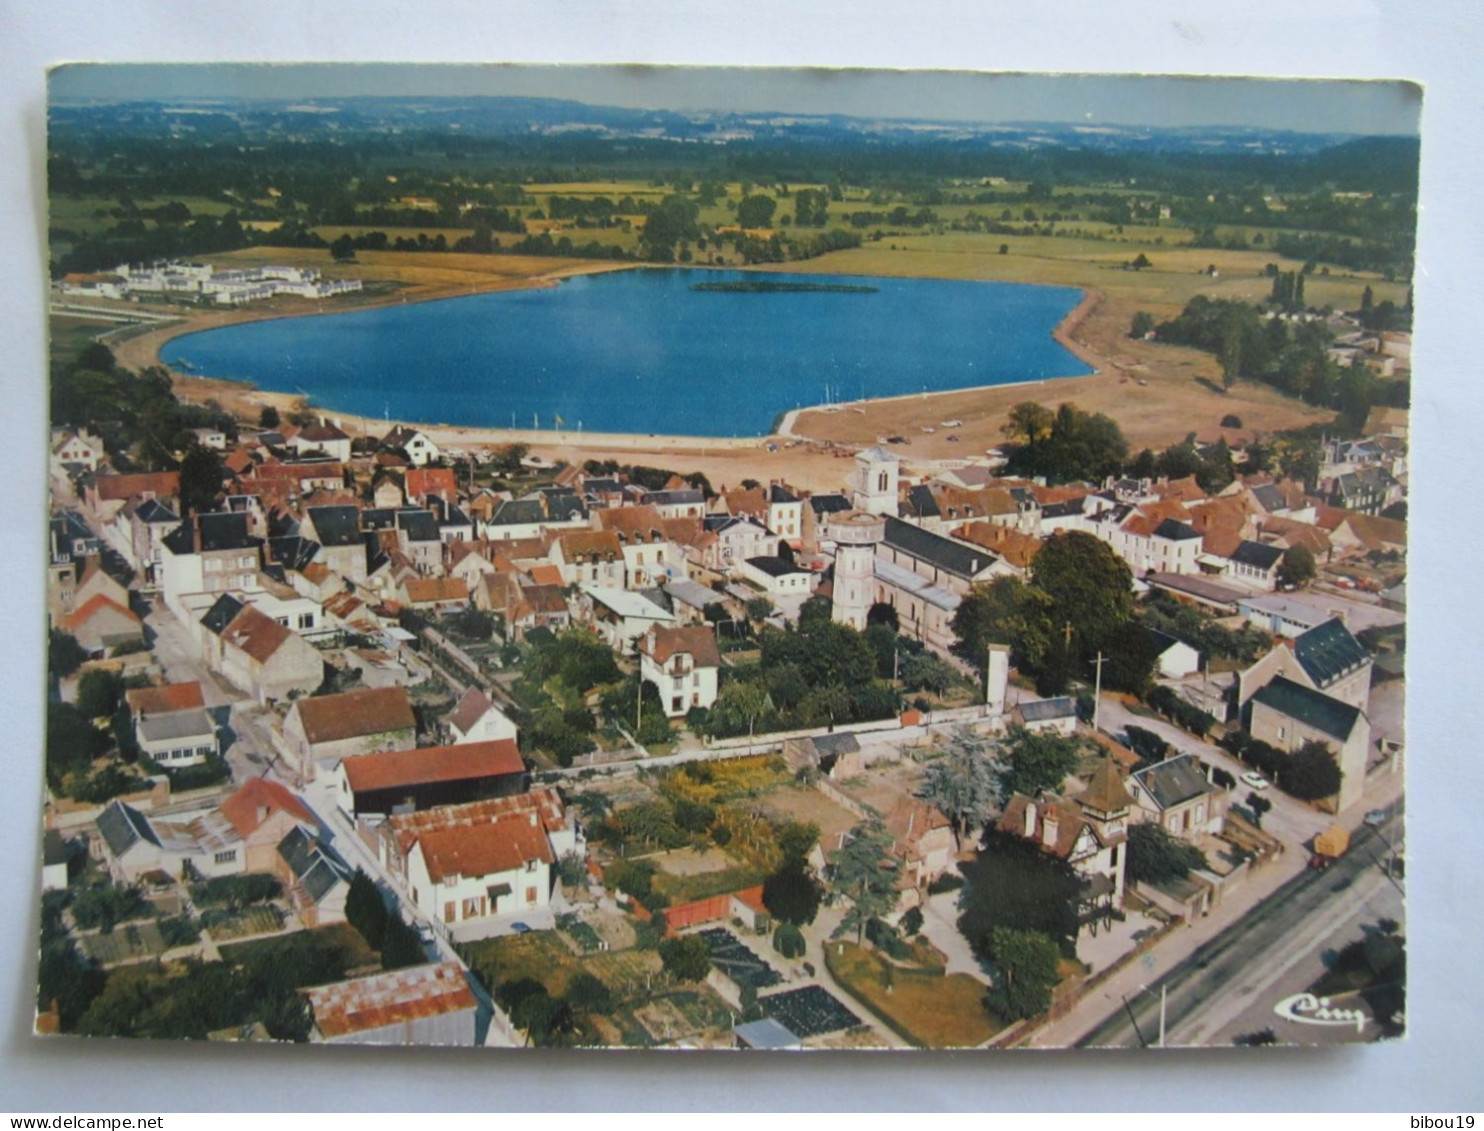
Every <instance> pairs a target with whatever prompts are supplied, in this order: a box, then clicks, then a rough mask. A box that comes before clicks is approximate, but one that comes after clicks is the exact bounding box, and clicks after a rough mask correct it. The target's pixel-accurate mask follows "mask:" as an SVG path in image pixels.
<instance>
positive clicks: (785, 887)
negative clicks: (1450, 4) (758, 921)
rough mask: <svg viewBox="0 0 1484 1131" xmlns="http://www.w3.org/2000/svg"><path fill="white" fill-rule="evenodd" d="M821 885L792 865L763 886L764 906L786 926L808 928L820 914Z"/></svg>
mask: <svg viewBox="0 0 1484 1131" xmlns="http://www.w3.org/2000/svg"><path fill="white" fill-rule="evenodd" d="M823 894H824V893H823V892H822V891H821V890H820V886H819V882H818V881H817V880H816V879H815V878H814V877H813V876H812V875H810V874H809V872H808V870H807V869H806V868H805V867H804V866H803V865H802V864H799V863H795V862H793V861H790V862H788V863H785V864H784V865H783V866H782V867H780V868H779V869H778V870H777V871H776V872H774V873H773V874H772V875H771V876H769V877H768V878H767V879H766V880H765V881H764V882H763V906H764V907H766V908H767V909H768V914H769V915H771V916H773V918H775V919H779V920H781V921H783V922H785V923H793V924H795V925H796V926H804V925H807V924H809V923H812V922H814V916H815V915H817V914H818V913H819V901H820V897H821V896H822V895H823Z"/></svg>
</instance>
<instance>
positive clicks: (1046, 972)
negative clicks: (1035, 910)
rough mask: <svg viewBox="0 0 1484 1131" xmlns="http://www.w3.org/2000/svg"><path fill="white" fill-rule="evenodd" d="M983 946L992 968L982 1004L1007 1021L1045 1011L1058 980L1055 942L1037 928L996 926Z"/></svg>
mask: <svg viewBox="0 0 1484 1131" xmlns="http://www.w3.org/2000/svg"><path fill="white" fill-rule="evenodd" d="M985 949H986V952H987V956H988V958H989V960H990V961H991V962H993V963H994V967H995V974H994V979H993V981H992V983H991V984H990V987H989V993H988V994H987V995H986V997H985V1004H987V1005H988V1006H989V1008H990V1009H991V1010H992V1011H993V1012H995V1013H997V1014H999V1016H1001V1017H1003V1018H1005V1019H1006V1020H1007V1021H1020V1020H1024V1019H1025V1018H1028V1017H1036V1016H1038V1015H1040V1014H1042V1013H1045V1012H1046V1010H1047V1009H1048V1008H1049V1007H1050V1005H1051V991H1052V989H1053V988H1054V987H1055V986H1056V983H1057V981H1058V977H1057V973H1056V964H1057V962H1058V960H1059V959H1060V957H1061V956H1060V955H1059V954H1058V953H1057V949H1056V943H1055V942H1053V941H1052V940H1051V939H1050V938H1048V937H1047V936H1046V935H1044V934H1042V933H1041V932H1040V931H1018V930H1014V929H1013V928H1009V927H996V928H994V930H992V931H991V932H990V934H989V945H988V946H987V947H986V948H985Z"/></svg>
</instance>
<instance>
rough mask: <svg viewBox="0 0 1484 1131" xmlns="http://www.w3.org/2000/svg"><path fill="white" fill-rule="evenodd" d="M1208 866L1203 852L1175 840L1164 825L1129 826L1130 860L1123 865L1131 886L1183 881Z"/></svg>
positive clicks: (1145, 823)
mask: <svg viewBox="0 0 1484 1131" xmlns="http://www.w3.org/2000/svg"><path fill="white" fill-rule="evenodd" d="M1206 865H1207V861H1206V854H1205V853H1204V852H1202V851H1201V850H1200V849H1199V848H1196V847H1195V846H1194V845H1192V844H1185V843H1184V842H1183V841H1179V840H1176V839H1175V838H1174V837H1173V836H1171V835H1170V834H1169V833H1168V832H1166V831H1165V827H1164V826H1163V825H1155V824H1150V823H1148V822H1141V823H1140V824H1136V825H1130V826H1129V830H1128V860H1127V862H1126V863H1125V865H1124V875H1125V877H1126V879H1127V882H1128V883H1130V884H1133V883H1138V882H1139V881H1140V880H1143V881H1147V882H1149V883H1159V882H1160V881H1161V880H1173V879H1182V878H1184V877H1185V876H1188V875H1189V874H1190V870H1191V869H1192V868H1204V867H1206Z"/></svg>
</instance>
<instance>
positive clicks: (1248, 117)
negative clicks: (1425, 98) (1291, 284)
mask: <svg viewBox="0 0 1484 1131" xmlns="http://www.w3.org/2000/svg"><path fill="white" fill-rule="evenodd" d="M355 95H389V96H397V95H403V96H408V95H418V96H444V97H468V96H471V95H478V96H501V95H506V96H525V97H544V98H568V99H574V100H577V101H581V102H586V103H590V104H595V105H607V106H624V107H638V108H645V109H666V110H687V111H696V110H722V111H727V110H730V111H756V112H773V113H794V114H819V113H836V114H847V115H853V116H857V117H866V118H883V117H885V118H922V119H934V120H942V121H963V122H1028V121H1029V122H1061V123H1080V124H1084V125H1093V126H1098V125H1103V126H1108V125H1126V126H1160V127H1176V126H1259V127H1264V128H1268V129H1283V130H1296V131H1299V132H1303V133H1356V134H1408V135H1415V134H1416V133H1417V129H1418V118H1419V114H1420V110H1421V101H1422V98H1421V90H1420V88H1418V87H1416V86H1414V85H1412V84H1409V83H1402V82H1387V81H1365V82H1361V81H1331V80H1308V79H1301V80H1292V79H1242V78H1196V77H1188V78H1181V77H1174V76H1153V77H1146V76H1107V75H1080V76H1079V75H1028V74H985V73H971V72H957V71H862V70H826V69H794V70H784V69H765V68H687V67H652V66H643V67H639V66H635V67H611V66H592V67H534V66H505V65H470V64H456V65H447V66H440V65H429V64H386V63H380V64H374V63H370V64H297V63H293V64H273V65H266V64H258V65H253V64H205V65H197V64H175V65H159V64H113V65H103V64H74V65H71V66H68V67H65V68H61V69H58V70H56V71H54V72H52V75H51V88H50V97H51V99H52V100H53V101H54V102H66V101H72V100H77V99H106V100H113V99H117V100H129V99H151V100H153V99H159V100H167V101H168V100H171V99H200V98H212V99H222V98H228V99H230V98H288V99H312V98H332V97H349V96H355Z"/></svg>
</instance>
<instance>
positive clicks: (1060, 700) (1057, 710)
mask: <svg viewBox="0 0 1484 1131" xmlns="http://www.w3.org/2000/svg"><path fill="white" fill-rule="evenodd" d="M1016 708H1017V709H1018V710H1019V711H1020V717H1021V718H1023V719H1024V720H1025V721H1026V722H1028V723H1043V722H1049V721H1050V720H1052V719H1066V718H1072V717H1074V716H1075V715H1076V714H1077V701H1076V700H1075V699H1073V698H1072V697H1071V696H1070V695H1058V696H1057V697H1056V698H1054V699H1028V700H1027V699H1022V700H1021V701H1020V702H1019V703H1017V704H1016Z"/></svg>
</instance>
